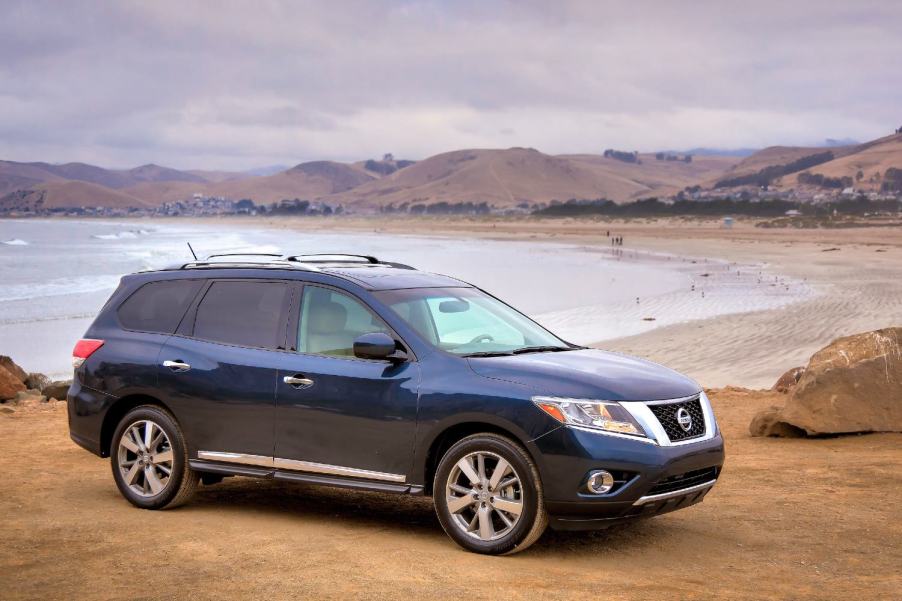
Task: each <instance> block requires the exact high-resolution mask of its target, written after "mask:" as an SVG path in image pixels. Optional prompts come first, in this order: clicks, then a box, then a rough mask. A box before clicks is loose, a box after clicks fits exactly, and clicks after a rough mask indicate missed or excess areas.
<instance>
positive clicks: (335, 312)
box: [307, 301, 348, 334]
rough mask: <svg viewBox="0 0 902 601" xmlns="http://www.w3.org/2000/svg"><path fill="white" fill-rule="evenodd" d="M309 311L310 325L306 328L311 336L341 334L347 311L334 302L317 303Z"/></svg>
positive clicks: (345, 322) (346, 319)
mask: <svg viewBox="0 0 902 601" xmlns="http://www.w3.org/2000/svg"><path fill="white" fill-rule="evenodd" d="M312 309H313V310H312V311H310V325H308V326H307V329H308V331H309V332H310V333H311V334H334V333H336V332H342V331H344V329H345V325H346V324H347V321H348V310H347V309H345V308H344V306H342V305H341V304H339V303H336V302H335V301H328V302H325V303H317V304H316V305H314V306H313V307H312Z"/></svg>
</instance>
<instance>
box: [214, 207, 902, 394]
mask: <svg viewBox="0 0 902 601" xmlns="http://www.w3.org/2000/svg"><path fill="white" fill-rule="evenodd" d="M224 221H227V222H241V220H224ZM255 225H256V226H258V227H259V226H261V225H265V226H266V227H268V228H285V229H289V230H293V231H307V232H315V231H319V230H329V231H336V230H338V231H344V232H348V234H349V242H352V241H353V237H350V236H351V235H353V234H354V233H360V234H362V233H365V232H366V233H374V232H375V233H383V234H420V235H433V236H450V237H454V238H457V239H491V240H509V241H531V242H535V243H536V244H538V243H547V242H554V243H566V244H576V245H586V246H591V247H593V248H597V249H599V250H607V251H610V241H609V238H608V237H607V236H606V233H607V232H609V231H610V232H611V234H612V235H617V236H622V237H623V238H624V246H623V247H620V248H622V250H623V252H625V253H630V252H632V251H640V252H649V253H659V254H665V255H673V256H676V257H683V258H690V257H691V258H694V259H696V260H698V261H702V262H703V261H705V260H706V259H707V260H708V261H716V260H719V261H721V262H727V263H736V264H741V265H752V266H757V267H759V268H760V270H761V271H762V272H763V273H764V274H765V275H766V277H767V278H770V279H771V280H774V283H779V282H780V281H783V280H785V279H786V278H791V279H792V280H793V281H794V282H801V283H802V284H804V285H805V286H807V287H810V289H811V291H812V292H813V294H810V295H809V296H807V297H806V298H804V299H802V300H799V301H798V302H792V303H789V304H786V305H782V306H778V307H775V308H757V309H756V308H755V307H754V306H752V307H749V310H748V311H746V312H739V313H731V314H729V315H722V316H716V317H712V318H709V319H693V320H686V321H684V322H682V323H675V324H671V325H666V326H663V327H658V328H655V329H652V330H649V331H648V332H645V333H641V334H638V335H634V336H629V337H620V338H616V339H608V340H605V341H603V342H602V341H593V343H592V346H597V347H599V348H604V349H607V350H614V351H619V352H624V353H630V354H635V355H639V356H641V357H645V358H647V359H651V360H653V361H657V362H660V363H663V364H665V365H667V366H669V367H673V368H674V369H677V370H679V371H683V372H685V373H687V374H689V375H690V376H692V377H693V378H695V379H696V380H698V381H699V382H700V383H701V384H702V385H703V386H709V387H719V386H727V385H734V386H744V387H749V388H769V387H770V386H771V385H772V384H773V383H774V382H775V381H776V379H777V378H778V377H779V376H780V374H782V373H783V372H784V371H786V370H787V369H789V368H790V367H794V366H797V365H802V364H804V363H805V361H806V360H807V359H808V357H810V356H811V354H812V353H814V352H815V351H816V350H818V349H820V348H822V347H823V346H825V345H827V344H828V343H829V342H830V341H832V340H834V339H835V338H838V337H840V336H844V335H849V334H853V333H856V332H864V331H868V330H874V329H877V328H881V327H887V326H893V325H899V324H902V227H898V226H895V227H850V228H836V229H795V228H761V227H756V226H755V221H753V220H737V221H736V223H735V224H734V225H733V227H732V228H729V229H727V228H724V227H723V224H722V222H721V221H719V220H708V221H699V220H683V219H666V220H663V219H662V220H635V221H616V220H615V221H604V220H597V221H592V220H574V219H533V218H510V219H478V218H473V219H467V218H433V219H429V218H422V219H403V218H378V219H347V218H344V219H265V218H261V219H259V220H257V221H256V223H255ZM768 283H769V282H768ZM640 300H641V299H640ZM648 317H654V315H648Z"/></svg>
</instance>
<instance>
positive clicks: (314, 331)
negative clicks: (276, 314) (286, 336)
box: [298, 286, 391, 357]
mask: <svg viewBox="0 0 902 601" xmlns="http://www.w3.org/2000/svg"><path fill="white" fill-rule="evenodd" d="M372 332H384V333H386V334H391V332H389V330H388V328H387V327H386V326H385V324H384V323H383V322H382V320H381V319H380V318H379V317H378V316H377V315H376V314H375V313H373V312H372V311H371V310H370V309H369V308H368V307H367V306H366V305H364V304H363V303H361V302H360V301H358V300H357V299H355V298H352V297H351V296H348V295H347V294H344V293H341V292H338V291H335V290H330V289H328V288H319V287H317V286H304V294H303V298H302V299H301V314H300V321H299V324H298V351H299V352H301V353H310V354H314V355H329V356H335V357H353V356H354V340H355V339H356V338H357V337H359V336H361V335H363V334H369V333H372Z"/></svg>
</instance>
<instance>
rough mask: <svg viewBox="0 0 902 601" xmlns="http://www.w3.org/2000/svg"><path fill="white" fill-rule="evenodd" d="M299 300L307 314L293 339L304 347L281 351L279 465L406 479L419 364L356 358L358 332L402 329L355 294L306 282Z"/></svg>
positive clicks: (298, 322)
mask: <svg viewBox="0 0 902 601" xmlns="http://www.w3.org/2000/svg"><path fill="white" fill-rule="evenodd" d="M293 303H294V304H295V305H296V306H297V308H299V312H298V313H299V319H294V320H293V326H292V327H290V331H289V344H290V345H294V347H295V348H296V349H297V352H296V353H288V354H284V355H281V356H280V360H281V370H280V378H279V382H278V394H277V405H276V449H275V458H276V467H281V468H283V469H290V470H299V471H306V472H316V473H322V474H331V475H338V476H346V477H348V476H349V477H358V478H364V479H370V480H382V481H387V482H396V483H403V482H404V481H405V480H406V476H407V474H408V472H409V471H410V467H411V462H412V457H413V447H414V437H415V434H416V417H417V400H418V389H419V366H418V364H417V363H416V361H413V360H409V361H404V362H401V363H392V362H390V361H376V360H368V359H358V358H356V357H354V352H353V343H354V339H355V338H357V337H358V336H360V335H362V334H365V333H369V332H386V333H388V334H390V335H394V334H393V333H392V332H391V330H390V328H389V327H388V326H387V325H386V324H385V322H383V321H382V319H380V318H379V317H378V316H377V315H376V314H375V313H374V312H373V311H372V310H371V309H370V308H369V307H368V306H367V305H366V304H365V303H364V302H363V301H361V300H360V299H358V298H356V297H354V296H353V295H351V294H348V293H347V292H344V291H341V290H337V289H334V288H330V287H325V286H319V285H312V284H306V285H304V286H303V290H302V293H301V299H300V303H298V301H297V300H295V301H293ZM286 377H287V378H289V381H287V382H286V381H284V378H286ZM292 382H294V383H292Z"/></svg>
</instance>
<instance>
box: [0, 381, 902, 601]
mask: <svg viewBox="0 0 902 601" xmlns="http://www.w3.org/2000/svg"><path fill="white" fill-rule="evenodd" d="M712 401H713V403H714V406H715V411H716V412H717V415H718V418H719V420H720V424H721V428H722V430H723V432H724V435H725V437H726V440H727V453H728V458H727V463H726V468H725V471H724V473H723V476H722V478H721V481H720V483H719V484H718V485H717V486H716V487H715V488H714V490H713V491H712V492H711V493H710V494H709V495H708V497H707V498H706V500H705V502H704V503H702V504H700V505H697V506H694V507H691V508H688V509H686V510H684V511H681V512H677V513H673V514H669V515H666V516H661V517H658V518H653V519H651V520H647V521H644V522H640V523H636V524H632V525H627V526H623V527H619V528H616V529H612V530H608V531H602V532H594V533H557V532H553V531H549V532H547V533H546V534H545V536H544V537H543V538H542V539H541V540H540V541H539V542H538V543H536V545H535V546H533V547H532V548H531V549H529V550H528V551H526V552H524V553H522V554H519V555H515V556H512V557H483V556H478V555H473V554H470V553H467V552H465V551H462V550H461V549H459V548H458V547H456V546H455V545H454V544H453V543H452V542H451V540H450V539H448V538H447V537H446V536H445V534H444V533H443V532H442V529H441V527H440V526H439V524H438V521H437V520H436V519H435V517H434V514H433V512H432V507H431V503H430V501H429V499H426V498H414V497H399V496H391V495H381V494H369V493H356V492H348V491H341V490H336V489H327V488H315V487H306V486H302V485H296V484H287V483H281V482H275V481H267V480H254V479H246V478H231V479H228V480H226V481H224V482H223V483H220V484H217V485H214V486H210V487H204V488H202V489H201V491H200V492H199V493H198V495H197V497H196V498H195V500H194V501H193V502H192V503H191V504H189V505H187V506H185V507H182V508H179V509H175V510H171V511H158V512H152V511H144V510H140V509H136V508H134V507H132V506H131V505H129V504H128V503H127V502H126V501H125V500H124V499H123V498H122V497H120V496H119V493H118V492H117V490H116V488H115V485H114V484H113V480H112V477H111V474H110V467H109V461H107V460H101V459H98V458H96V457H94V456H93V455H90V454H89V453H87V452H86V451H83V450H81V449H80V448H78V447H77V446H76V445H75V444H74V443H72V442H71V441H70V440H69V438H68V432H67V425H66V413H65V406H64V404H62V403H60V404H59V405H58V406H57V407H55V408H53V409H45V410H43V411H30V412H29V411H18V412H16V413H14V414H5V413H2V414H0V599H4V600H12V599H187V598H190V599H195V600H196V599H214V598H215V599H231V598H236V599H237V598H242V599H281V598H295V599H296V598H349V597H354V598H369V599H399V598H417V599H429V598H448V599H452V598H453V599H474V598H479V599H481V598H491V599H496V600H497V599H532V598H541V599H575V598H589V597H595V598H599V597H600V598H604V599H649V598H664V599H849V598H854V599H856V601H863V600H865V599H892V598H896V599H898V598H899V595H900V590H902V575H900V569H899V568H900V566H902V496H900V495H902V472H900V470H899V466H900V465H902V434H872V435H865V436H848V437H839V438H829V439H819V440H786V439H760V438H758V439H756V438H750V437H749V435H748V433H747V426H748V423H749V421H750V419H751V417H752V415H753V414H754V413H755V412H756V411H757V410H758V409H761V408H763V407H765V406H767V405H769V404H772V403H780V402H781V401H782V399H781V398H780V397H779V395H775V394H773V393H760V392H759V393H752V392H748V391H744V390H739V389H725V390H719V391H715V392H714V393H713V394H712Z"/></svg>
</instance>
